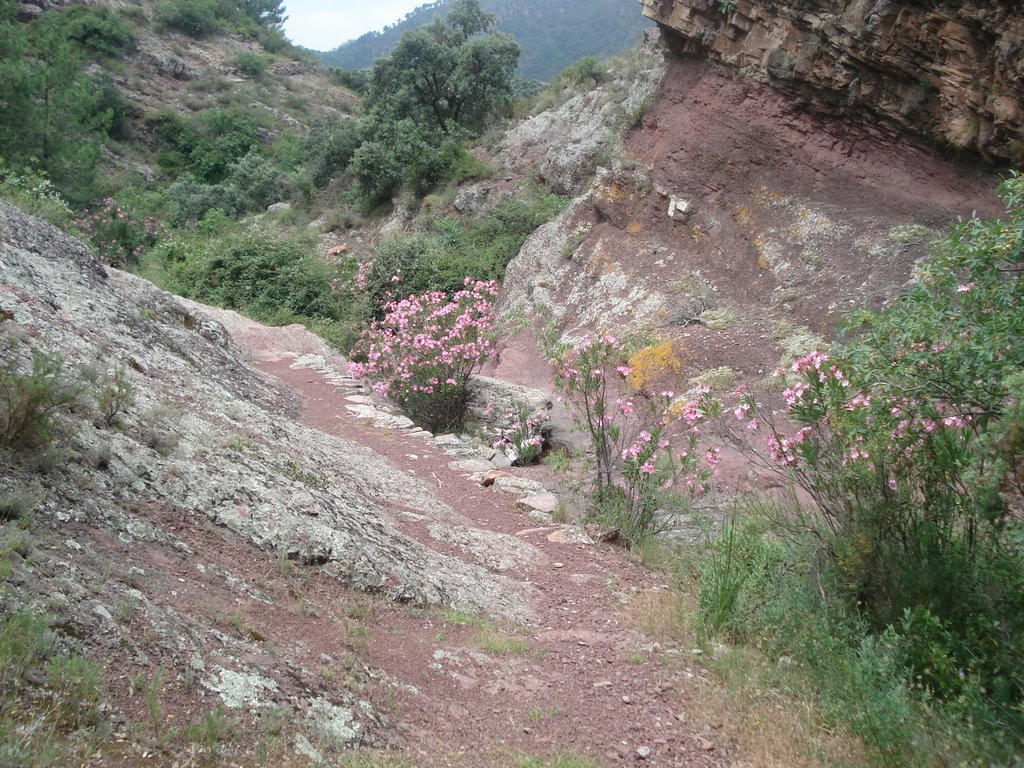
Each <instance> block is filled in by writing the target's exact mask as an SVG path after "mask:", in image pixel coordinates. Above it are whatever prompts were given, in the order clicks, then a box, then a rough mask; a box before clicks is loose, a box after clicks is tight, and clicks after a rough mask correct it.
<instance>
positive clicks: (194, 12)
mask: <svg viewBox="0 0 1024 768" xmlns="http://www.w3.org/2000/svg"><path fill="white" fill-rule="evenodd" d="M153 18H154V19H155V21H156V24H157V28H162V29H174V30H177V31H179V32H184V33H185V34H186V35H188V36H189V37H196V38H200V37H207V36H209V35H213V34H216V33H217V32H220V31H221V22H220V19H219V18H218V14H217V2H216V0H161V2H159V3H157V4H156V6H155V8H154V13H153Z"/></svg>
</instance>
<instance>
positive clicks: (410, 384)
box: [350, 279, 498, 432]
mask: <svg viewBox="0 0 1024 768" xmlns="http://www.w3.org/2000/svg"><path fill="white" fill-rule="evenodd" d="M497 291H498V288H497V284H496V283H494V282H483V281H477V282H473V281H471V280H469V279H467V280H466V287H465V288H464V290H461V291H458V292H457V293H455V294H454V295H452V296H451V297H449V296H447V295H445V294H443V293H441V292H438V291H435V292H433V293H427V294H424V295H422V296H410V297H409V298H407V299H403V300H402V301H395V302H389V303H388V304H387V306H386V307H385V315H384V318H383V319H382V320H379V321H375V322H374V323H373V325H372V326H371V327H370V329H369V331H368V332H367V334H366V337H365V341H364V345H365V347H364V352H365V355H364V357H365V360H366V362H365V363H352V364H351V368H350V370H351V372H352V374H353V375H354V376H360V377H363V376H365V377H369V378H372V379H374V380H375V381H374V384H373V389H374V391H375V392H376V393H377V394H379V395H380V396H381V397H387V398H389V399H391V400H392V401H393V402H394V403H396V404H397V405H398V406H399V407H400V408H401V409H402V410H403V411H404V412H405V414H406V415H407V416H408V417H409V418H410V419H412V420H413V421H414V422H416V423H417V424H419V425H420V426H422V427H423V428H424V429H427V430H429V431H431V432H448V431H451V430H457V429H459V428H460V427H461V426H462V421H463V418H464V416H465V411H466V404H467V398H468V394H467V384H468V382H469V377H470V376H471V375H472V373H473V371H475V370H476V369H477V368H478V367H479V366H480V364H481V363H482V362H483V361H484V360H485V359H486V358H487V357H490V356H492V355H493V354H494V344H493V340H492V338H491V334H492V331H493V328H494V296H495V294H496V293H497Z"/></svg>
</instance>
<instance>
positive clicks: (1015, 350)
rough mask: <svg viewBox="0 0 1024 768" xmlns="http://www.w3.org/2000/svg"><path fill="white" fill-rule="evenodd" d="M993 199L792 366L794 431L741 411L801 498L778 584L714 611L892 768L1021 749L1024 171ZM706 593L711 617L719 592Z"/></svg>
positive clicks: (782, 531) (1006, 756)
mask: <svg viewBox="0 0 1024 768" xmlns="http://www.w3.org/2000/svg"><path fill="white" fill-rule="evenodd" d="M999 193H1000V195H1001V197H1002V198H1003V200H1004V202H1005V203H1006V215H1005V216H1004V217H1000V218H995V219H989V220H982V219H978V218H972V219H971V220H969V221H966V222H961V223H958V224H957V225H956V226H954V227H953V229H952V232H951V234H950V235H949V237H948V238H946V240H945V241H943V243H942V244H941V245H940V246H939V247H938V248H937V249H936V251H935V253H934V254H933V255H932V257H931V258H930V259H929V260H927V261H925V262H924V263H923V264H922V265H921V268H920V271H919V276H918V279H917V280H916V281H915V282H914V283H913V284H912V285H911V286H910V287H909V288H908V290H907V291H906V292H905V293H904V295H902V296H901V297H899V298H898V299H897V300H895V301H893V302H892V303H891V304H890V305H889V306H888V307H886V308H885V309H884V310H882V311H879V312H873V311H863V312H860V313H857V314H856V315H854V316H853V317H852V318H851V319H850V321H849V331H850V332H851V333H852V334H853V335H854V337H853V340H852V341H851V342H849V343H848V344H846V346H844V347H836V348H834V349H833V350H832V351H831V352H830V353H829V354H827V355H826V354H824V353H822V352H811V353H810V354H807V355H805V356H804V357H802V358H800V359H799V360H797V361H796V362H795V363H793V366H792V367H791V369H790V374H789V375H788V378H787V379H786V382H787V384H788V387H787V388H786V390H785V391H784V392H783V393H782V396H783V398H784V400H785V401H786V403H787V405H788V408H787V415H788V418H789V419H791V420H792V422H795V424H796V426H797V427H799V430H798V431H796V432H795V433H794V434H786V433H784V432H782V431H781V428H780V427H779V425H778V424H777V423H776V422H774V421H773V420H772V419H771V418H765V419H763V420H762V421H757V414H758V413H759V408H760V407H761V403H760V401H759V399H758V398H755V397H753V396H745V397H744V398H743V399H742V400H741V401H740V404H739V405H738V407H737V408H736V410H735V415H736V417H737V418H739V419H741V420H743V421H745V422H748V428H747V429H745V430H744V432H746V433H750V426H749V425H750V423H753V424H754V426H756V427H757V432H760V433H762V434H764V433H767V434H765V438H766V441H767V447H768V454H769V455H768V457H766V459H767V460H771V461H774V462H777V465H778V466H780V467H781V468H782V469H783V470H784V471H786V472H787V473H788V474H789V476H790V477H791V478H792V480H793V481H794V482H795V483H796V484H797V485H798V486H800V487H801V488H802V489H803V491H804V492H806V493H807V494H808V495H809V497H810V498H811V499H812V500H813V502H814V503H813V505H811V506H809V508H807V509H799V508H794V509H790V510H788V514H787V515H785V516H779V517H778V518H776V519H775V521H774V523H773V528H774V530H775V532H776V534H777V535H778V536H785V537H786V539H787V540H788V541H789V542H791V543H792V545H791V546H790V548H789V550H788V551H787V552H786V554H785V555H784V560H785V561H786V566H785V567H784V568H782V569H777V570H776V573H780V574H784V577H780V578H779V579H778V580H777V581H776V582H775V583H774V584H772V585H770V586H771V588H770V589H767V590H764V591H763V592H762V593H760V595H759V596H757V597H756V599H753V600H750V601H748V602H747V604H746V605H747V606H748V610H746V611H737V610H733V611H731V613H729V615H728V616H727V617H726V621H724V622H723V621H721V620H719V619H717V618H715V617H714V616H713V615H712V616H711V617H710V618H709V619H708V623H709V625H710V626H713V627H715V626H717V627H719V628H720V627H722V626H725V627H729V628H731V627H734V626H735V625H736V624H737V623H738V624H739V625H741V627H742V628H743V632H742V633H734V634H745V633H749V634H750V635H751V636H752V637H753V638H754V639H755V640H756V642H757V643H758V645H760V646H761V647H763V648H765V647H767V648H771V649H772V650H774V651H775V652H778V653H780V654H787V655H791V656H793V657H794V658H797V659H798V660H800V661H802V662H804V663H805V664H807V666H808V668H809V669H810V670H811V671H812V673H813V675H814V681H815V684H816V686H818V689H819V690H820V691H821V694H822V701H823V703H824V705H825V707H826V709H827V710H828V711H829V712H830V713H831V715H832V716H833V717H834V718H836V719H840V720H843V721H844V722H846V723H847V724H848V725H849V726H850V727H851V728H852V729H853V730H854V732H855V733H856V734H857V735H858V736H860V737H861V738H862V739H864V740H865V742H866V743H867V744H869V745H870V746H872V747H873V748H874V751H875V753H876V755H877V756H878V761H879V762H881V763H883V764H885V765H934V764H957V765H959V764H990V763H991V764H1000V765H1011V764H1015V763H1016V762H1018V761H1019V760H1020V757H1021V755H1022V754H1024V710H1022V709H1021V707H1020V702H1021V701H1022V699H1024V672H1022V670H1024V548H1022V546H1021V542H1022V537H1024V526H1022V524H1021V519H1020V509H1021V506H1022V500H1024V473H1022V470H1021V467H1022V466H1024V313H1022V312H1021V311H1020V307H1021V306H1024V279H1022V275H1024V270H1022V265H1024V261H1022V259H1024V178H1022V177H1021V176H1019V175H1017V174H1012V175H1011V176H1010V178H1009V179H1008V180H1007V181H1006V182H1004V184H1002V185H1001V186H1000V188H999ZM752 416H753V417H754V421H753V422H750V421H749V420H750V419H751V417H752ZM741 444H742V443H741ZM748 445H749V444H748ZM729 546H730V544H729V542H728V541H724V542H721V543H719V544H717V545H716V547H715V549H714V552H715V553H716V554H719V555H721V553H723V552H724V551H727V549H728V547H729ZM756 551H758V548H748V549H747V550H743V552H741V555H742V556H741V557H739V563H740V564H739V566H738V568H739V570H735V569H732V570H729V569H726V572H731V573H739V574H742V573H743V572H744V571H743V569H744V568H746V569H747V570H748V571H751V570H752V569H754V570H756V563H755V562H754V560H755V556H754V554H753V553H755V552H756ZM744 552H745V553H746V554H743V553H744ZM721 566H722V563H721V562H719V563H714V562H712V563H710V564H709V565H708V568H709V569H710V570H709V572H710V573H714V572H715V570H716V568H717V570H718V571H719V572H721V571H722V567H721ZM730 568H731V566H730ZM753 583H760V584H762V585H764V580H761V579H758V580H753ZM731 584H732V585H733V586H734V587H736V588H737V590H738V591H739V593H740V595H739V596H738V597H737V598H736V601H735V602H737V603H739V604H742V603H743V600H744V597H743V595H744V594H746V593H747V591H748V590H747V583H746V582H744V581H742V580H741V581H740V582H737V581H736V580H735V579H733V580H732V582H731ZM702 589H706V590H708V592H707V596H706V599H704V600H702V605H703V606H705V610H706V611H707V606H714V605H720V604H722V603H723V602H727V601H723V600H721V599H720V598H719V596H718V594H717V593H718V592H719V591H720V590H718V589H717V587H716V586H715V580H714V579H709V581H708V584H707V585H702Z"/></svg>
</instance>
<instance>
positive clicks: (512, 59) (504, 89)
mask: <svg viewBox="0 0 1024 768" xmlns="http://www.w3.org/2000/svg"><path fill="white" fill-rule="evenodd" d="M518 60H519V45H518V44H517V43H516V42H515V40H513V39H512V38H511V37H509V36H508V35H504V34H502V33H500V32H496V31H494V17H493V16H491V15H489V14H486V13H484V12H483V11H482V10H481V8H480V4H479V1H478V0H456V2H454V3H453V4H452V6H451V10H450V11H449V12H448V15H447V16H445V17H443V18H441V17H439V18H436V19H434V21H432V22H430V23H429V24H427V25H426V26H425V27H423V28H422V29H418V30H416V31H415V32H407V33H406V34H404V35H403V36H402V39H401V40H400V41H399V42H398V45H396V46H395V48H394V49H393V50H392V51H391V53H390V54H388V55H387V56H384V57H381V58H380V59H378V60H377V61H376V62H375V63H374V67H373V72H372V74H371V80H370V87H369V93H368V94H367V104H368V106H369V108H370V109H371V111H372V112H373V113H374V114H376V115H379V116H395V117H398V118H399V119H401V118H412V119H413V120H415V121H416V122H418V123H428V124H431V125H433V127H434V128H436V129H437V130H438V131H440V132H441V133H442V134H449V133H452V132H454V131H456V130H458V129H465V130H469V131H480V130H482V129H483V128H484V126H485V124H486V121H487V119H488V118H489V117H491V116H492V115H493V114H495V113H496V112H498V111H499V110H500V109H501V108H502V107H504V106H506V105H507V104H508V103H509V100H510V99H511V96H512V75H513V72H514V70H515V67H516V63H517V61H518Z"/></svg>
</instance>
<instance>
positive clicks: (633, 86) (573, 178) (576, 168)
mask: <svg viewBox="0 0 1024 768" xmlns="http://www.w3.org/2000/svg"><path fill="white" fill-rule="evenodd" d="M633 55H635V56H636V59H635V65H634V66H632V67H623V68H622V69H620V70H617V71H614V72H613V73H612V74H611V77H610V78H609V79H608V81H607V82H604V83H600V84H598V85H595V86H594V87H593V88H591V89H590V90H586V91H584V92H582V93H579V94H577V95H574V96H572V97H571V98H569V99H568V100H567V101H565V103H563V104H561V105H560V106H558V107H556V108H552V109H547V110H544V111H543V112H541V113H540V114H538V115H535V116H534V117H531V118H530V119H528V120H524V121H523V122H521V123H519V124H518V125H516V126H515V127H514V128H512V130H510V131H509V132H508V135H507V136H506V138H505V141H504V142H503V143H502V146H501V150H500V152H499V153H498V156H497V158H496V159H497V160H498V162H500V163H502V164H503V165H506V166H509V167H512V168H522V169H524V170H527V169H528V170H529V172H530V173H535V174H536V175H537V176H538V177H540V178H541V179H542V180H543V181H544V182H545V183H546V184H547V186H548V187H550V188H551V189H552V190H553V191H554V192H556V193H558V194H560V195H578V194H580V193H581V192H583V191H584V190H586V189H587V187H588V186H589V185H590V179H591V177H592V176H593V174H594V170H595V168H596V167H597V166H598V165H599V164H600V162H599V156H600V155H606V156H609V157H611V156H614V155H615V154H616V147H617V146H618V143H619V134H620V133H621V131H622V128H623V127H624V125H626V124H627V123H628V122H629V121H631V120H632V121H636V120H638V119H639V118H640V117H642V115H643V111H644V109H645V107H646V105H647V104H649V103H650V100H651V99H652V98H653V97H654V93H655V91H656V90H657V88H658V83H659V81H660V79H661V75H662V73H663V71H664V65H663V60H662V53H661V50H660V49H659V48H657V47H656V46H654V45H651V44H648V45H646V46H645V47H644V48H642V49H640V50H639V51H637V52H636V53H635V54H633Z"/></svg>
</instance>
